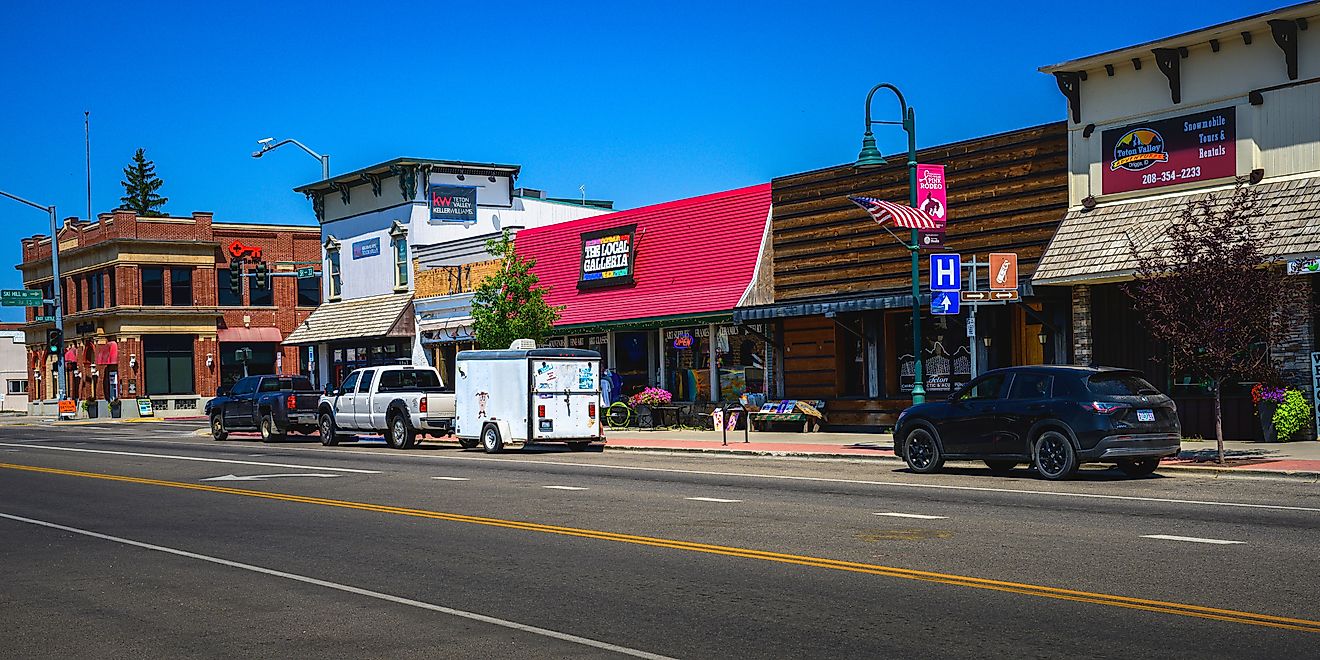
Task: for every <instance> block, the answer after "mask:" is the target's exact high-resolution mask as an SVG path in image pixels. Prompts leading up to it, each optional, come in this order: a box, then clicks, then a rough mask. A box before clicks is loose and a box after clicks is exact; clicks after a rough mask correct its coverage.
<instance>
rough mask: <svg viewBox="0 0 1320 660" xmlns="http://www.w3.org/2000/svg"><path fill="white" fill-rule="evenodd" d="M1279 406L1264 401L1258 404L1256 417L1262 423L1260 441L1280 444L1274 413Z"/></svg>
mask: <svg viewBox="0 0 1320 660" xmlns="http://www.w3.org/2000/svg"><path fill="white" fill-rule="evenodd" d="M1278 407H1279V404H1278V403H1276V402H1274V401H1269V400H1265V399H1262V400H1261V401H1260V402H1259V403H1257V404H1256V417H1257V418H1258V419H1259V421H1260V436H1261V437H1260V439H1261V440H1263V441H1265V442H1278V441H1279V431H1278V429H1275V428H1274V411H1275V410H1277V409H1278Z"/></svg>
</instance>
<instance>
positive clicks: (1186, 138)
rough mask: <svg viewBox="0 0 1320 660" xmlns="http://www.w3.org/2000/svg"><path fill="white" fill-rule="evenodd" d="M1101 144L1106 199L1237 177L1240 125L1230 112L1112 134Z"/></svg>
mask: <svg viewBox="0 0 1320 660" xmlns="http://www.w3.org/2000/svg"><path fill="white" fill-rule="evenodd" d="M1100 144H1101V158H1102V159H1103V160H1102V161H1101V167H1100V170H1101V175H1100V181H1101V187H1102V191H1103V192H1104V193H1105V194H1112V193H1120V192H1127V191H1129V190H1146V189H1150V188H1159V187H1161V186H1171V185H1173V184H1176V183H1190V182H1193V181H1209V180H1211V179H1222V178H1224V177H1230V176H1234V175H1236V174H1237V121H1236V111H1235V109H1234V108H1233V107H1231V106H1230V107H1227V108H1220V109H1219V110H1208V111H1205V112H1198V113H1195V114H1190V115H1183V116H1181V117H1170V118H1168V119H1160V120H1158V121H1149V122H1144V123H1140V124H1130V125H1128V126H1123V127H1121V128H1111V129H1109V130H1107V131H1105V132H1104V133H1103V134H1102V136H1101V140H1100Z"/></svg>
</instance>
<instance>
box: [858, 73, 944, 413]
mask: <svg viewBox="0 0 1320 660" xmlns="http://www.w3.org/2000/svg"><path fill="white" fill-rule="evenodd" d="M882 88H883V89H887V90H889V91H891V92H893V93H894V96H897V97H898V105H899V108H900V109H901V110H902V113H903V121H901V122H898V121H879V120H876V121H872V120H871V99H872V98H873V97H874V96H875V93H876V92H877V91H879V90H880V89H882ZM875 124H893V125H901V126H902V127H903V130H904V131H907V136H908V162H907V165H908V204H909V205H910V206H911V207H912V208H916V207H917V119H916V113H915V112H914V111H913V110H912V108H910V107H908V104H907V100H906V99H904V98H903V92H900V91H898V88H897V87H895V86H893V85H891V84H889V83H881V84H879V85H876V86H875V87H872V88H871V91H870V92H869V93H867V95H866V132H865V133H863V134H862V151H861V153H859V154H857V162H856V163H854V164H853V165H854V167H857V168H859V169H867V168H875V167H880V166H882V165H885V164H886V161H885V159H884V156H881V155H880V150H879V149H877V148H876V147H875V135H874V134H872V133H871V126H873V125H875ZM903 247H906V248H907V249H908V251H909V252H911V253H912V363H913V364H912V366H913V374H912V375H913V382H912V403H913V404H918V403H922V402H924V401H925V400H926V386H925V378H924V375H923V373H922V372H924V371H925V370H924V369H923V368H922V360H921V273H920V270H919V268H920V261H919V255H918V250H919V249H920V247H921V245H920V237H919V236H918V235H917V230H915V229H913V230H912V243H911V244H904V246H903Z"/></svg>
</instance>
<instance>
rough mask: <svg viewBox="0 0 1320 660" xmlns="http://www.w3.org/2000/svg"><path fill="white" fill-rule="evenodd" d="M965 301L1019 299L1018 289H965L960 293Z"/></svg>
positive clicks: (1008, 300)
mask: <svg viewBox="0 0 1320 660" xmlns="http://www.w3.org/2000/svg"><path fill="white" fill-rule="evenodd" d="M960 297H961V298H962V301H963V302H964V303H978V302H1010V301H1014V300H1017V299H1018V292H1017V290H1016V289H1015V290H1013V291H963V292H962V294H961V295H960Z"/></svg>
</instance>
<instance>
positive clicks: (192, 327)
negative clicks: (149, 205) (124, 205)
mask: <svg viewBox="0 0 1320 660" xmlns="http://www.w3.org/2000/svg"><path fill="white" fill-rule="evenodd" d="M22 241H23V262H22V264H20V265H19V266H18V269H19V270H21V271H22V272H23V282H24V286H25V287H26V288H29V289H39V290H41V291H43V292H44V293H45V297H46V298H48V299H49V298H51V293H52V281H51V269H50V238H49V237H48V236H44V235H37V236H33V237H31V238H25V239H22ZM59 249H60V270H61V279H62V280H63V281H62V283H61V291H62V294H63V305H64V310H63V312H64V332H65V355H64V357H65V360H66V361H67V366H66V370H67V374H68V382H69V396H70V398H74V399H78V400H81V401H91V402H94V403H95V402H98V401H101V402H109V401H113V400H116V399H134V398H137V397H150V398H151V399H152V402H153V406H154V407H155V408H156V410H157V411H159V412H158V413H157V414H161V415H187V414H195V411H197V410H200V409H201V406H202V403H203V402H204V401H205V399H207V398H209V397H210V396H211V395H212V394H214V393H215V391H216V389H217V388H218V387H219V386H220V385H222V384H225V383H227V382H232V381H233V380H235V379H236V378H238V377H240V376H241V375H242V373H243V369H244V366H245V365H244V364H243V363H241V362H239V361H238V359H237V356H236V353H237V349H240V348H247V349H251V351H252V357H251V359H250V360H249V361H248V362H247V365H246V366H247V368H248V369H249V370H250V371H251V372H253V373H262V372H276V371H283V372H285V373H290V372H296V371H302V370H303V368H304V367H305V366H306V361H305V360H300V359H299V357H300V355H299V351H298V349H297V348H296V347H284V346H281V344H280V342H282V341H283V339H284V337H285V336H287V335H288V334H289V333H290V332H292V330H293V328H294V327H296V326H297V325H298V323H300V322H302V321H303V320H304V319H305V318H306V317H307V316H308V315H309V314H310V313H311V312H312V310H313V309H315V307H316V306H317V305H318V304H320V301H321V295H320V291H321V288H320V277H319V274H318V276H317V277H315V278H309V279H298V278H297V277H296V276H293V272H294V270H295V269H296V268H297V267H298V266H299V265H313V264H317V263H319V262H320V258H321V245H320V230H319V228H317V227H306V226H295V225H262V224H229V223H214V222H213V221H212V216H211V214H210V213H201V212H198V213H193V214H192V216H191V217H182V218H176V217H158V218H148V217H138V216H137V215H136V214H134V213H133V212H132V211H124V210H117V211H115V212H113V213H103V214H101V215H100V217H98V218H97V221H96V222H88V221H85V220H79V219H76V218H70V219H68V220H66V221H65V223H64V226H63V228H62V229H60V231H59ZM235 256H243V257H244V258H245V259H246V261H247V263H245V264H244V266H243V271H244V272H245V273H248V274H250V273H253V272H254V265H253V264H254V263H255V261H264V262H265V263H266V264H267V267H268V269H269V272H270V273H272V274H273V275H274V276H273V277H269V278H268V281H267V286H266V287H264V288H261V287H258V286H257V278H255V277H250V276H248V277H242V278H241V282H242V284H241V285H240V286H239V287H238V291H237V293H235V291H234V288H233V287H232V286H231V280H232V274H231V271H230V261H231V259H232V258H234V257H235ZM27 314H28V317H27V324H26V325H25V326H24V330H25V331H26V333H27V340H28V342H27V343H28V390H29V392H31V393H32V394H31V397H30V398H31V399H32V401H33V402H34V404H33V405H34V406H39V405H41V404H38V403H35V402H39V401H42V400H53V399H54V398H55V396H56V382H55V359H54V358H55V356H53V355H50V354H49V352H48V348H47V346H46V332H47V331H48V330H50V329H51V328H53V327H54V325H53V323H52V322H51V320H50V319H51V317H52V316H53V314H54V309H52V308H51V307H50V306H49V305H47V306H45V307H35V308H30V309H29V310H28V312H27ZM100 407H101V408H106V407H108V406H106V405H105V404H100ZM92 409H93V410H95V409H96V408H92ZM125 414H127V409H126V410H125Z"/></svg>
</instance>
